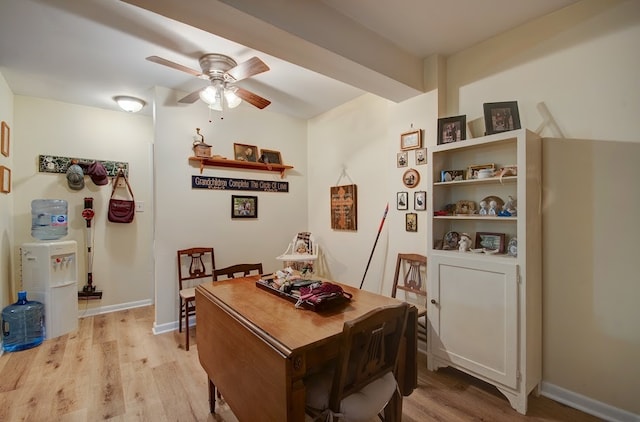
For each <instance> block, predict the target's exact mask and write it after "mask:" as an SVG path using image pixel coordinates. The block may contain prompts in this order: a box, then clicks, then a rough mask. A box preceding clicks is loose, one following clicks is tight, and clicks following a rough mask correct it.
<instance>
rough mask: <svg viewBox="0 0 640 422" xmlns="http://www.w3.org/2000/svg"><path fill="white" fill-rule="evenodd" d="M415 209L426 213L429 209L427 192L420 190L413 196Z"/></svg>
mask: <svg viewBox="0 0 640 422" xmlns="http://www.w3.org/2000/svg"><path fill="white" fill-rule="evenodd" d="M413 209H414V210H416V211H424V210H426V209H427V192H425V191H423V190H420V191H418V192H414V194H413Z"/></svg>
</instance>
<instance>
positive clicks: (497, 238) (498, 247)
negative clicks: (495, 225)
mask: <svg viewBox="0 0 640 422" xmlns="http://www.w3.org/2000/svg"><path fill="white" fill-rule="evenodd" d="M475 246H476V248H482V249H487V250H490V251H496V253H504V251H505V247H506V245H505V243H504V233H487V232H477V233H476V243H475Z"/></svg>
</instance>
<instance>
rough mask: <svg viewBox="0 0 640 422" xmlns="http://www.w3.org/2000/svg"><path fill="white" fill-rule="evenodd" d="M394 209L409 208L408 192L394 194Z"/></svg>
mask: <svg viewBox="0 0 640 422" xmlns="http://www.w3.org/2000/svg"><path fill="white" fill-rule="evenodd" d="M396 209H398V210H408V209H409V192H398V193H397V194H396Z"/></svg>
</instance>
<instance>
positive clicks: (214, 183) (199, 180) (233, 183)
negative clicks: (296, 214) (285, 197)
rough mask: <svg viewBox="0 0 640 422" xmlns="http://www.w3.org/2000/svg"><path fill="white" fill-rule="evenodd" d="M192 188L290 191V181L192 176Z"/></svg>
mask: <svg viewBox="0 0 640 422" xmlns="http://www.w3.org/2000/svg"><path fill="white" fill-rule="evenodd" d="M191 188H192V189H214V190H243V191H253V192H289V182H278V181H271V180H252V179H234V178H230V177H212V176H191Z"/></svg>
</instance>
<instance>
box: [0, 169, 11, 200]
mask: <svg viewBox="0 0 640 422" xmlns="http://www.w3.org/2000/svg"><path fill="white" fill-rule="evenodd" d="M0 192H2V193H10V192H11V169H10V168H9V167H5V166H0Z"/></svg>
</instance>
